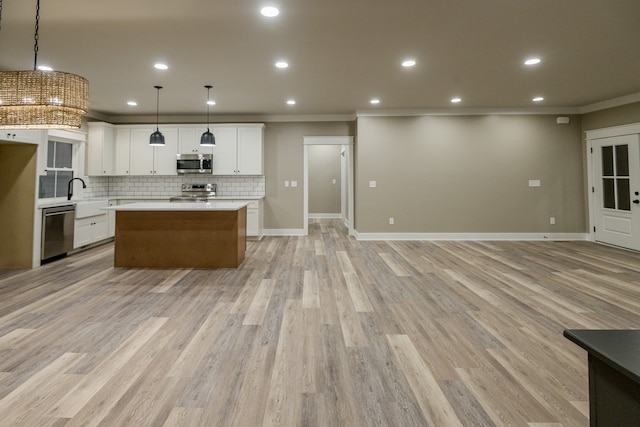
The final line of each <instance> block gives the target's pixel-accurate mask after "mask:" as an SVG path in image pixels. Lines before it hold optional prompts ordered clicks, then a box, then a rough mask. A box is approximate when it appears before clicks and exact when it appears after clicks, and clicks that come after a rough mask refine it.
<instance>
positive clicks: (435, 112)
mask: <svg viewBox="0 0 640 427" xmlns="http://www.w3.org/2000/svg"><path fill="white" fill-rule="evenodd" d="M491 114H494V115H531V114H539V115H550V114H580V109H579V108H578V107H537V108H535V107H531V108H493V107H486V108H485V107H481V108H427V109H396V110H359V111H356V117H381V116H387V117H394V116H395V117H397V116H405V117H406V116H486V115H491Z"/></svg>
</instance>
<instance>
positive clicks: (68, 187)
mask: <svg viewBox="0 0 640 427" xmlns="http://www.w3.org/2000/svg"><path fill="white" fill-rule="evenodd" d="M76 179H78V180H80V182H81V183H82V188H87V184H85V183H84V180H83V179H82V178H71V179H70V180H69V183H68V184H67V200H71V196H73V189H72V187H71V183H72V182H73V181H74V180H76Z"/></svg>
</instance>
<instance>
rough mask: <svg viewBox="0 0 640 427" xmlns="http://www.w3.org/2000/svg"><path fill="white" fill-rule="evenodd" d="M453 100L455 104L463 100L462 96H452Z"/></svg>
mask: <svg viewBox="0 0 640 427" xmlns="http://www.w3.org/2000/svg"><path fill="white" fill-rule="evenodd" d="M451 102H452V103H454V104H457V103H459V102H462V98H458V97H456V98H451Z"/></svg>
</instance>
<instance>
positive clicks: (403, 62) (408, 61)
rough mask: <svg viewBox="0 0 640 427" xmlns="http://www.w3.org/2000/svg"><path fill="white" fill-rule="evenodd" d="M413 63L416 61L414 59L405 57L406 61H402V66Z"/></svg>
mask: <svg viewBox="0 0 640 427" xmlns="http://www.w3.org/2000/svg"><path fill="white" fill-rule="evenodd" d="M414 65H416V61H414V60H413V59H407V60H406V61H402V66H403V67H405V68H406V67H413V66H414Z"/></svg>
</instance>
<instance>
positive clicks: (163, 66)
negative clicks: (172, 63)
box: [153, 62, 169, 70]
mask: <svg viewBox="0 0 640 427" xmlns="http://www.w3.org/2000/svg"><path fill="white" fill-rule="evenodd" d="M153 67H154V68H155V69H157V70H168V69H169V66H168V65H167V64H161V63H160V62H158V63H156V64H153Z"/></svg>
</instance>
